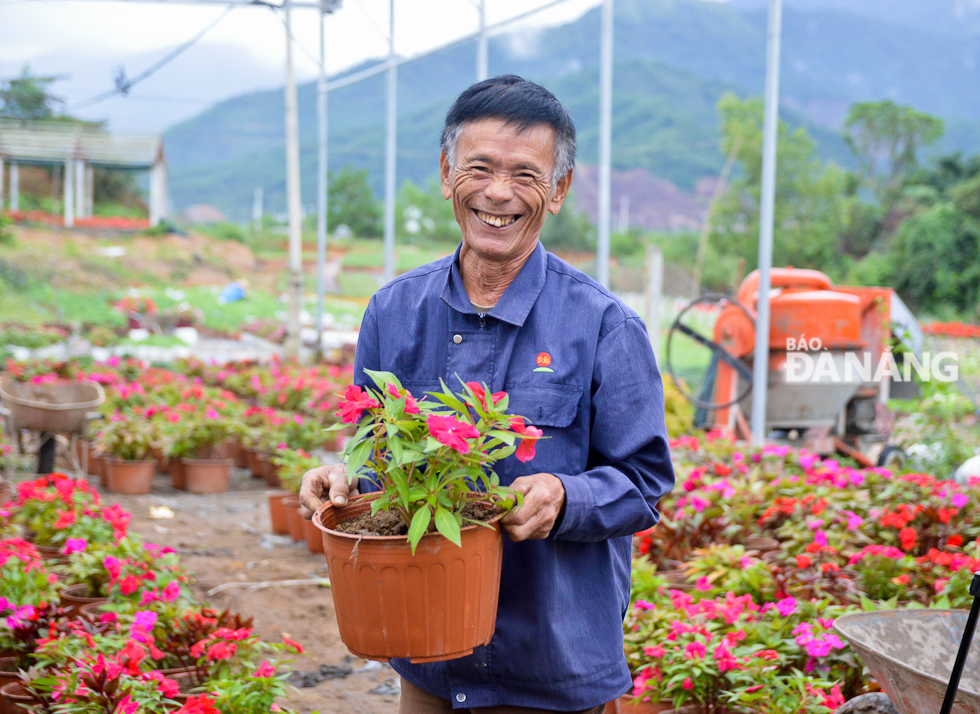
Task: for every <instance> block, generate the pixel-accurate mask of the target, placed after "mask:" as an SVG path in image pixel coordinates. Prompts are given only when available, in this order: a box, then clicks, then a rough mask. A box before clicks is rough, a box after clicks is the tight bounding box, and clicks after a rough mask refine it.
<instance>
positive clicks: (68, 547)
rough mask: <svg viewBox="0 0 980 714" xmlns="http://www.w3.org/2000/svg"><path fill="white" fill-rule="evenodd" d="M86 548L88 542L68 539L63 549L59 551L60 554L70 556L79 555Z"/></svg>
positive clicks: (82, 539) (81, 539) (79, 539)
mask: <svg viewBox="0 0 980 714" xmlns="http://www.w3.org/2000/svg"><path fill="white" fill-rule="evenodd" d="M87 547H88V541H86V540H85V539H84V538H69V539H68V540H66V541H65V547H64V548H62V549H61V552H62V554H64V555H71V554H72V553H79V552H81V551H83V550H85V549H86V548H87Z"/></svg>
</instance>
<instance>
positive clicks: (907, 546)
mask: <svg viewBox="0 0 980 714" xmlns="http://www.w3.org/2000/svg"><path fill="white" fill-rule="evenodd" d="M898 537H899V539H900V540H901V541H902V550H904V551H910V550H912V549H913V548H914V547H915V541H916V540H918V537H919V536H918V534H917V533H916V532H915V530H914V529H913V528H903V529H902V530H900V531H899V532H898Z"/></svg>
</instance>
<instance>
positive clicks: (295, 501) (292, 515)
mask: <svg viewBox="0 0 980 714" xmlns="http://www.w3.org/2000/svg"><path fill="white" fill-rule="evenodd" d="M282 507H283V508H284V509H285V511H286V525H287V526H288V527H289V537H290V538H292V539H293V540H294V541H296V542H297V543H302V542H303V541H304V540H306V526H304V525H303V520H304V518H303V516H301V515H300V513H299V496H288V497H287V498H284V499H282Z"/></svg>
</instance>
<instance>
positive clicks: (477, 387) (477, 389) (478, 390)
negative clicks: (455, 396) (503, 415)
mask: <svg viewBox="0 0 980 714" xmlns="http://www.w3.org/2000/svg"><path fill="white" fill-rule="evenodd" d="M466 386H467V387H469V388H470V389H472V390H473V394H475V395H476V398H477V399H479V400H480V403H481V404H483V408H484V409H486V408H487V393H486V391H485V390H484V389H483V385H482V384H480V383H479V382H467V383H466ZM506 396H507V392H494V393H493V394H491V395H490V398H491V399H492V400H493V403H494V404H496V403H497V402H499V401H500V400H501V399H503V398H504V397H506Z"/></svg>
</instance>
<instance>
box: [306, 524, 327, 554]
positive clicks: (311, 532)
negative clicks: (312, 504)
mask: <svg viewBox="0 0 980 714" xmlns="http://www.w3.org/2000/svg"><path fill="white" fill-rule="evenodd" d="M303 529H304V532H305V534H306V547H307V548H309V549H310V552H311V553H322V552H323V537H322V536H321V535H320V531H319V529H318V528H317V527H316V523H314V522H313V521H312V520H309V521H308V520H306V519H305V518H303Z"/></svg>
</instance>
